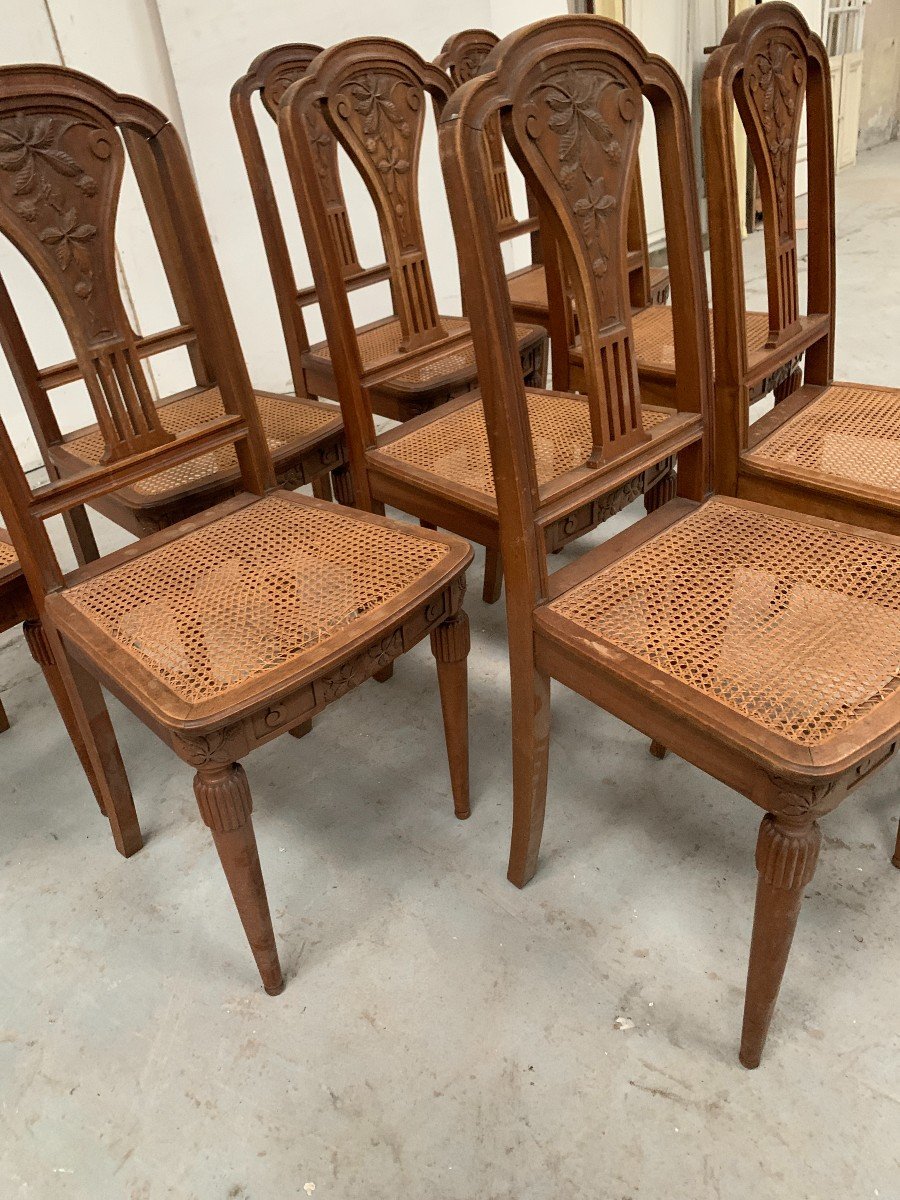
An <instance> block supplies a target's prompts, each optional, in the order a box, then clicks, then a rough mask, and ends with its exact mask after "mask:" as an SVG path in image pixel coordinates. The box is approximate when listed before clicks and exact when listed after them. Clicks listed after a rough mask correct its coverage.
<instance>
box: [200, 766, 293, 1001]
mask: <svg viewBox="0 0 900 1200" xmlns="http://www.w3.org/2000/svg"><path fill="white" fill-rule="evenodd" d="M194 795H195V796H196V797H197V807H198V808H199V809H200V816H201V817H202V818H203V822H204V824H205V825H206V826H207V828H208V829H209V831H210V833H211V834H212V836H213V841H214V842H215V844H216V850H217V851H218V853H219V859H220V861H221V863H222V870H223V871H224V872H225V878H226V879H227V880H228V886H229V888H230V889H231V894H232V896H233V897H234V903H235V905H236V907H237V910H238V916H239V917H240V918H241V924H242V925H243V926H244V933H245V934H246V935H247V941H248V942H249V943H250V949H251V950H252V951H253V957H254V958H255V959H256V966H257V968H258V970H259V974H260V977H261V979H262V981H263V987H264V988H265V989H266V991H267V992H268V993H269V995H270V996H277V995H278V993H279V992H281V991H283V990H284V977H283V976H282V974H281V964H280V963H279V961H278V950H277V947H276V945H275V931H274V929H273V928H272V917H271V914H270V913H269V901H268V899H267V897H266V885H265V882H264V880H263V875H262V868H261V867H260V865H259V852H258V850H257V848H256V834H255V833H254V832H253V818H252V813H253V800H252V798H251V796H250V785H249V784H248V782H247V775H246V773H245V771H244V768H243V767H242V766H241V764H240V763H231V764H224V765H223V764H218V763H210V764H208V765H206V766H203V767H200V769H199V770H198V771H197V774H196V775H195V777H194Z"/></svg>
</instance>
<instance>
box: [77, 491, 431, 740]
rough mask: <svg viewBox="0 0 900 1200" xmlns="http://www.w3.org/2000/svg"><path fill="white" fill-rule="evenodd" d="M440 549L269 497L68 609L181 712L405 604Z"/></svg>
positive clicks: (119, 571)
mask: <svg viewBox="0 0 900 1200" xmlns="http://www.w3.org/2000/svg"><path fill="white" fill-rule="evenodd" d="M448 553H449V550H448V547H447V545H446V544H443V543H441V542H439V541H437V540H435V541H431V540H429V539H428V538H422V537H419V536H415V535H414V534H413V532H412V531H410V532H409V533H407V532H406V531H405V530H404V529H403V528H402V526H401V527H398V526H396V525H394V526H391V527H384V526H380V525H372V524H371V523H370V522H367V521H363V520H361V519H360V518H359V517H358V516H356V515H355V514H354V513H353V512H352V511H349V510H346V509H342V508H338V507H334V508H330V507H329V508H325V507H322V506H311V505H304V504H298V503H296V502H295V501H294V500H292V499H290V498H288V497H287V496H286V495H285V494H284V493H278V492H275V493H272V494H270V495H269V496H267V497H265V498H263V499H261V500H258V501H257V502H255V503H253V504H250V505H248V506H246V507H244V508H240V509H238V510H237V511H236V512H233V513H231V514H229V515H227V516H224V517H222V518H220V519H219V520H217V521H215V522H213V523H212V524H209V525H205V526H203V527H202V528H200V529H197V530H195V531H194V532H191V533H188V534H186V535H185V536H183V537H179V538H177V539H175V540H173V541H170V542H168V543H166V544H165V545H163V546H161V547H159V548H158V549H155V550H150V551H149V552H147V553H145V554H141V555H139V556H138V557H136V558H134V559H131V560H130V561H127V562H125V563H122V564H121V565H119V566H116V567H113V568H112V569H110V570H109V571H105V572H103V573H102V574H100V575H98V576H96V577H95V578H92V579H89V580H87V581H86V582H84V583H81V584H77V585H76V586H74V587H72V588H69V589H68V590H67V591H66V593H65V596H64V597H63V598H62V599H61V604H60V613H59V614H58V616H57V619H58V620H60V621H61V622H63V623H64V622H65V607H68V608H69V609H70V610H74V611H75V612H77V613H79V614H81V615H82V616H83V617H85V618H86V619H87V620H88V621H89V622H90V624H91V626H92V627H93V628H95V629H96V630H97V631H98V633H99V634H101V635H102V638H103V641H104V642H105V643H107V644H108V662H109V663H111V664H113V667H114V664H115V661H116V655H115V653H114V650H118V651H119V652H121V653H122V654H124V655H126V656H127V658H128V659H129V660H131V661H132V662H133V663H137V664H140V666H141V667H143V669H144V671H145V672H146V674H147V675H148V676H151V677H152V678H153V679H155V680H157V681H158V682H159V683H161V684H162V685H163V686H164V689H165V691H166V692H167V693H169V694H170V696H171V697H172V699H173V701H175V702H181V707H182V708H183V709H184V710H185V711H184V712H182V714H181V715H182V717H184V716H185V715H186V712H187V710H190V709H197V708H199V707H200V706H202V707H203V710H204V712H207V710H208V709H209V707H210V702H214V703H215V704H222V703H225V702H227V700H228V698H229V695H230V693H232V692H234V690H235V689H236V688H238V687H240V686H241V685H243V684H247V683H250V682H252V681H258V682H259V681H260V677H261V676H264V675H266V674H267V673H269V672H272V671H273V670H275V669H277V668H283V667H285V666H287V665H294V666H297V667H300V666H302V663H303V656H304V654H306V653H307V652H309V651H312V650H315V655H314V658H315V660H316V661H317V662H318V661H321V658H322V655H323V653H324V648H323V645H322V643H323V642H325V641H327V639H328V638H330V637H332V636H334V635H335V634H337V633H338V632H343V633H346V631H347V628H348V626H350V625H352V623H353V622H355V621H359V620H361V619H362V618H363V617H366V616H368V615H371V614H373V613H375V612H376V610H378V615H379V617H380V618H382V619H384V618H385V616H386V615H388V614H389V613H390V610H391V608H392V607H394V608H396V607H397V606H398V604H399V603H401V602H402V603H405V602H407V601H408V600H409V597H410V594H411V593H413V594H414V591H415V586H416V583H417V581H418V580H420V579H421V578H422V577H423V576H424V575H426V574H427V573H428V571H429V569H430V568H433V567H434V566H435V565H436V564H437V563H439V562H440V561H441V560H442V559H443V558H444V557H445V556H446V555H447V554H448Z"/></svg>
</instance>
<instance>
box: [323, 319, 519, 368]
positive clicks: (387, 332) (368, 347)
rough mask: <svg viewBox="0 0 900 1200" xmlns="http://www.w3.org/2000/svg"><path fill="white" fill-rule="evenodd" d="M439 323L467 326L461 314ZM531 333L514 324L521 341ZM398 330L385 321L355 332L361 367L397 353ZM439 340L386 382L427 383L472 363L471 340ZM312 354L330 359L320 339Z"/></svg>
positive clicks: (457, 329) (451, 329)
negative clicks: (420, 358) (422, 357)
mask: <svg viewBox="0 0 900 1200" xmlns="http://www.w3.org/2000/svg"><path fill="white" fill-rule="evenodd" d="M440 320H441V324H442V325H443V327H444V329H445V330H446V331H447V333H449V334H458V333H463V332H465V331H466V330H468V328H469V322H468V321H465V320H463V319H462V318H461V317H441V319H440ZM532 332H533V330H532V328H531V326H530V325H516V337H517V339H518V340H519V341H520V342H522V341H524V340H525V339H526V338H528V337H529V335H530V334H531V333H532ZM400 339H401V332H400V322H399V320H397V321H388V322H386V323H385V324H384V325H378V326H376V328H375V329H367V330H365V331H363V332H362V333H358V334H357V341H358V343H359V353H360V358H361V360H362V365H363V367H364V368H365V370H367V371H369V370H373V369H374V368H375V367H377V366H379V365H381V364H383V363H386V362H389V361H390V360H391V359H393V358H396V357H397V355H398V354H399V353H400V350H399V346H400ZM441 346H442V343H441V342H437V343H435V345H434V347H433V348H432V352H431V353H429V355H428V357H427V358H426V359H425V360H424V361H422V362H419V363H417V364H416V365H415V366H414V367H409V368H408V369H407V370H405V371H403V370H401V371H398V372H397V374H396V375H392V376H391V377H390V379H389V380H388V381H387V382H389V383H392V384H405V385H415V384H423V385H424V384H428V383H432V382H433V381H434V380H435V379H444V378H446V377H447V376H450V375H455V374H456V373H457V372H458V371H465V370H467V369H468V368H469V367H474V365H475V347H474V346H473V344H472V342H471V341H464V342H461V343H460V342H456V343H455V344H454V345H453V346H452V347H450V348H449V349H443V350H442V349H441ZM311 353H312V354H313V356H314V357H316V358H322V359H325V360H326V361H329V362H330V361H331V351H330V350H329V349H328V344H327V343H326V342H321V343H320V344H319V345H317V346H315V347H314V348H313V350H312V351H311Z"/></svg>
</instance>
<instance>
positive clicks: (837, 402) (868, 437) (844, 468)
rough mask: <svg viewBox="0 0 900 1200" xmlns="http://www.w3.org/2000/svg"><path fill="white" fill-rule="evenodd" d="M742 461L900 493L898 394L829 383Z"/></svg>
mask: <svg viewBox="0 0 900 1200" xmlns="http://www.w3.org/2000/svg"><path fill="white" fill-rule="evenodd" d="M746 458H747V461H749V462H757V463H760V464H762V465H766V464H772V465H776V464H777V465H778V466H790V467H793V468H796V469H799V470H800V471H803V472H809V473H814V474H816V475H832V476H837V477H838V478H840V479H847V480H852V481H853V482H855V483H861V484H868V485H874V486H875V487H880V488H890V489H891V490H893V491H895V492H898V493H900V391H898V390H897V389H896V388H880V387H867V386H865V385H863V384H856V383H854V384H833V385H832V386H831V387H828V388H826V389H825V390H824V391H823V392H822V393H821V394H820V395H819V396H818V397H817V398H816V399H814V400H813V401H812V402H811V403H809V404H807V405H805V406H804V407H803V408H802V409H801V410H800V412H799V413H798V414H797V415H796V416H794V417H792V418H791V419H790V420H789V421H786V422H785V423H784V424H783V425H781V426H780V427H779V428H778V429H777V430H776V431H775V432H774V433H773V434H770V435H769V437H767V438H764V439H763V440H762V441H761V442H760V443H759V444H758V445H757V446H756V448H755V449H754V450H753V451H752V452H751V453H749V454H747V455H746Z"/></svg>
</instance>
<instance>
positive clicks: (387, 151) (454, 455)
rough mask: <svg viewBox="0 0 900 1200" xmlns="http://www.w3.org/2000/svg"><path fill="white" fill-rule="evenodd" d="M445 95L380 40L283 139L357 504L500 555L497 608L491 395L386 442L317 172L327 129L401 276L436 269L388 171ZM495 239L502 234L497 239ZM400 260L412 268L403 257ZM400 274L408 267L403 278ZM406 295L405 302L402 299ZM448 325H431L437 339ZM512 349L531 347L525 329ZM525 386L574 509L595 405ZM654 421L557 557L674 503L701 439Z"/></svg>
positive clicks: (412, 200)
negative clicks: (694, 442) (367, 194)
mask: <svg viewBox="0 0 900 1200" xmlns="http://www.w3.org/2000/svg"><path fill="white" fill-rule="evenodd" d="M445 89H446V79H445V76H444V75H443V73H442V72H441V71H439V70H438V69H437V68H436V67H434V66H433V65H431V64H429V63H426V62H425V61H424V60H423V59H421V58H420V57H419V56H418V55H417V54H416V53H415V52H414V51H412V50H410V49H409V48H408V47H406V46H403V45H401V44H400V43H399V42H393V41H388V40H386V39H381V38H371V39H358V40H354V41H351V42H345V43H344V44H343V45H341V46H336V47H333V48H332V49H331V50H328V51H325V52H324V53H323V54H322V55H320V56H319V57H318V58H317V59H316V61H315V63H314V64H313V65H312V66H311V67H310V68H309V70H308V71H307V73H306V74H305V75H304V77H303V78H302V80H300V81H299V82H298V83H296V84H294V85H293V86H292V88H291V89H290V90H289V91H288V92H286V93H285V95H284V97H283V99H282V101H281V107H280V110H279V127H280V129H281V133H282V139H283V143H284V149H285V156H286V159H287V163H288V168H289V171H290V175H291V179H292V182H293V187H294V194H295V196H296V200H297V208H298V212H299V214H300V219H301V223H302V225H303V231H304V235H305V238H306V244H307V247H308V249H309V255H310V261H311V263H312V268H313V273H314V276H315V279H316V285H317V288H318V293H319V296H320V297H321V300H322V311H323V315H324V317H325V324H326V331H327V334H328V343H329V345H330V346H331V347H332V351H333V353H334V358H335V365H336V369H337V383H338V389H339V393H340V399H341V406H342V409H343V413H344V426H345V429H346V431H347V441H348V445H349V448H350V463H351V472H352V477H353V488H354V492H355V495H356V501H357V503H358V504H359V505H361V506H362V507H364V508H368V509H370V510H374V511H378V510H381V508H382V506H383V505H385V504H392V505H394V506H395V507H397V508H400V509H402V510H403V511H404V512H408V513H412V514H414V515H415V516H417V517H419V518H420V519H421V520H422V521H423V522H425V523H427V524H428V525H429V526H431V527H434V526H441V527H443V528H447V529H451V530H453V531H454V532H456V533H460V534H462V535H463V536H465V537H468V538H471V539H473V540H475V541H477V542H479V543H481V545H483V546H485V547H486V548H487V551H488V556H487V563H486V568H485V581H484V592H483V595H484V599H485V601H487V602H492V601H494V600H496V599H497V598H498V596H499V594H500V580H501V569H500V563H499V559H498V557H497V547H498V544H499V527H498V518H497V503H496V498H495V496H494V481H493V474H492V471H491V465H490V454H489V450H488V443H487V433H486V430H485V425H484V413H483V410H482V406H481V400H480V396H479V394H478V393H477V392H469V393H468V394H466V395H463V396H459V397H457V398H456V399H455V400H452V401H450V402H449V403H447V404H444V405H443V406H442V407H441V408H440V409H437V410H435V411H433V412H429V413H425V414H423V415H422V416H420V417H416V418H415V419H413V420H411V421H408V422H406V424H404V425H401V426H398V427H396V428H394V429H392V430H390V431H388V432H386V433H382V434H381V435H379V436H376V433H375V423H374V416H373V414H374V403H373V401H372V397H371V388H370V383H369V377H368V375H367V373H366V371H365V368H364V364H363V363H362V361H361V358H360V355H359V353H358V349H357V339H356V335H355V331H354V329H353V323H352V318H351V313H350V307H349V302H348V290H347V288H346V286H345V281H344V276H343V273H342V264H341V260H340V256H339V253H338V245H337V242H336V240H335V238H334V235H333V227H332V224H331V214H330V211H329V206H328V200H327V194H326V192H325V190H324V188H323V187H322V183H321V176H320V175H318V174H317V172H316V170H315V155H316V143H315V140H314V137H313V136H312V135H311V134H310V132H309V131H310V129H315V128H316V125H315V124H314V120H321V121H324V122H325V123H326V124H327V126H328V128H329V130H330V131H331V133H332V135H333V136H334V137H336V139H337V141H338V143H339V144H340V145H341V146H342V147H343V149H344V150H345V151H346V152H347V154H348V155H349V157H350V159H351V161H352V162H353V163H354V164H355V165H356V167H357V168H358V169H359V171H360V172H361V174H362V175H363V176H364V178H365V179H366V181H367V183H368V185H369V188H370V190H371V193H372V197H373V200H374V201H375V203H376V205H377V207H378V212H379V220H380V222H381V225H382V229H383V231H384V238H385V243H386V244H387V245H389V246H392V247H397V248H399V247H405V249H404V250H403V255H402V271H403V273H404V274H406V275H409V274H410V273H412V272H413V271H415V270H416V269H417V268H418V264H419V263H420V262H422V261H423V260H422V259H421V257H420V254H421V252H420V251H416V250H415V249H414V247H415V246H418V245H419V244H420V238H421V231H420V224H419V198H418V194H417V190H416V188H415V184H414V181H413V180H412V178H411V176H410V175H409V174H408V173H405V172H404V173H401V174H400V175H399V176H397V177H395V176H394V175H393V174H391V173H390V172H387V171H382V170H381V163H382V162H394V161H395V160H398V161H401V162H414V161H415V145H416V142H417V139H418V135H419V129H420V127H421V124H422V121H423V119H424V112H425V108H426V103H425V96H426V94H428V93H430V94H431V95H432V96H433V97H438V98H442V97H443V96H444V95H445ZM373 114H374V115H373ZM379 122H380V123H379ZM491 211H493V210H491ZM494 231H495V235H496V226H495V227H494ZM396 253H398V257H399V250H397V251H396ZM400 273H401V264H398V268H397V276H398V277H400ZM422 278H424V279H426V280H427V276H422ZM397 294H398V296H399V295H401V293H400V289H399V287H398V288H397ZM403 295H404V296H406V298H405V299H404V300H403V301H402V303H401V302H399V301H398V307H399V309H400V311H401V312H403V313H406V314H408V315H406V316H405V317H404V320H406V321H409V322H410V328H412V327H413V315H412V310H413V309H414V307H415V306H416V305H418V304H419V297H421V296H423V295H428V292H427V291H424V292H423V291H420V290H416V289H412V292H411V294H410V293H408V292H407V293H403ZM417 311H418V310H417ZM436 319H437V318H435V317H433V316H432V317H431V318H430V320H431V322H432V328H434V326H433V322H434V321H435V320H436ZM513 336H514V338H515V340H516V345H517V346H518V345H519V338H520V330H519V327H518V326H517V325H514V328H513ZM517 353H518V351H517ZM611 369H613V370H615V369H616V367H615V366H614V365H611ZM525 386H526V388H527V392H528V397H529V401H528V403H529V418H530V420H531V421H532V424H533V428H534V432H535V437H536V439H537V440H538V442H539V444H540V459H539V463H538V468H537V469H538V479H539V482H540V484H541V485H542V486H543V487H545V488H546V489H547V494H548V496H550V495H552V496H553V497H554V499H555V501H556V502H558V503H560V504H562V503H563V497H565V496H567V495H568V494H569V492H570V491H571V489H572V486H573V480H572V474H571V473H572V470H573V469H577V468H578V467H579V466H580V464H581V463H582V462H583V461H584V459H585V458H586V457H587V456H588V455H590V454H591V453H592V448H593V447H595V446H596V445H597V442H598V438H599V434H598V433H597V431H595V430H593V428H592V427H593V422H594V417H593V416H592V412H591V407H590V405H589V403H588V401H587V400H586V399H585V398H584V397H583V396H582V397H570V396H560V395H558V394H557V393H555V392H548V391H546V390H543V389H540V388H537V387H535V386H534V385H532V384H530V383H526V384H525ZM645 420H646V425H647V427H648V429H650V430H651V432H652V445H653V453H651V454H648V455H647V456H646V457H647V461H646V463H645V466H644V468H643V469H642V470H641V471H640V472H639V473H637V474H636V477H635V478H629V479H628V481H627V486H621V487H620V486H619V482H616V481H615V480H609V481H606V480H605V479H604V481H603V486H596V487H595V486H588V487H583V486H582V487H580V489H579V497H580V499H579V503H578V505H576V507H575V508H574V509H573V510H571V511H567V512H566V513H565V515H564V517H562V518H561V519H560V520H558V521H556V520H553V521H551V522H550V524H549V525H548V528H547V531H546V540H547V545H548V549H550V550H555V549H558V548H559V547H560V546H563V545H565V544H566V543H567V542H569V541H571V540H572V539H573V538H576V537H579V536H580V535H581V534H583V533H584V532H586V531H587V530H588V529H592V528H594V527H595V526H596V525H598V524H599V523H600V522H601V521H603V520H605V519H606V518H607V517H609V516H611V515H612V514H613V513H615V512H617V511H618V510H619V509H620V508H621V507H622V506H623V505H624V504H627V503H629V502H630V501H631V500H633V499H634V498H635V497H636V496H639V495H640V494H641V492H646V493H648V494H651V495H652V496H653V497H654V498H655V502H656V503H657V504H659V503H662V502H663V500H664V499H666V498H668V494H669V492H668V489H669V488H670V486H671V469H672V463H673V461H674V455H675V454H676V453H677V451H678V449H679V448H680V447H681V446H682V445H684V443H685V439H690V437H691V436H693V434H692V433H691V430H690V428H686V423H685V421H684V420H683V419H681V418H679V417H678V415H677V414H676V413H675V412H674V411H673V410H671V409H652V410H651V409H648V410H647V411H646V413H645ZM692 420H693V419H690V420H688V421H687V426H690V425H691V424H692ZM694 423H696V422H694ZM591 479H592V484H593V483H598V482H599V477H598V476H596V475H592V476H591ZM620 482H621V483H623V484H624V483H625V480H624V479H623V480H622V481H620Z"/></svg>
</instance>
